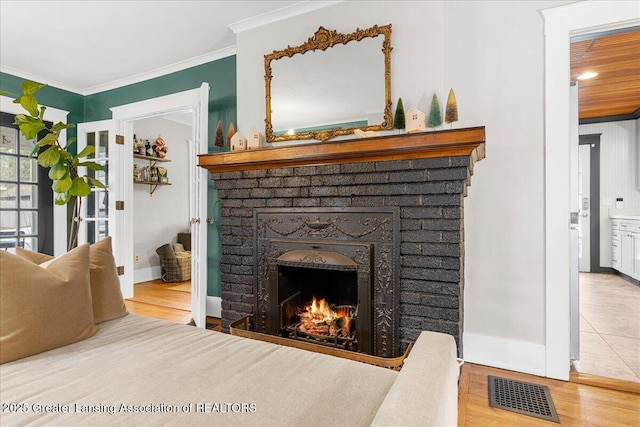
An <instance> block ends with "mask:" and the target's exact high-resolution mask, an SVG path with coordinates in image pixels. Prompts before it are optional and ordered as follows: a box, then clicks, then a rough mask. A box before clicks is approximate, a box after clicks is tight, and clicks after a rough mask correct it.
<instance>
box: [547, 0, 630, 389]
mask: <svg viewBox="0 0 640 427" xmlns="http://www.w3.org/2000/svg"><path fill="white" fill-rule="evenodd" d="M542 14H543V16H544V33H545V45H544V46H545V53H544V56H545V60H544V64H545V65H544V67H545V79H544V87H545V90H544V95H545V111H544V117H545V130H544V133H545V206H544V210H545V216H544V218H545V221H544V222H545V226H544V228H545V241H544V253H545V256H544V262H545V294H546V295H545V320H546V321H545V324H546V327H545V356H546V366H545V375H546V376H547V377H551V378H557V379H562V380H568V379H569V372H570V353H571V351H570V350H571V345H570V335H571V334H570V330H571V321H570V319H571V316H570V312H571V308H570V307H571V298H570V295H571V293H570V283H569V280H568V276H570V272H571V262H572V257H571V233H570V224H571V214H570V211H569V209H568V203H567V200H569V199H570V197H571V192H570V186H571V174H570V163H571V157H570V151H571V148H570V147H571V142H570V140H569V138H567V136H568V135H570V124H569V122H568V120H567V119H568V118H569V117H570V109H571V107H570V106H571V103H570V93H569V90H567V85H568V76H569V75H570V70H569V68H570V38H571V37H572V36H574V35H579V34H586V33H590V32H597V31H604V30H611V29H616V28H628V27H632V26H634V25H638V24H639V23H640V10H638V8H637V5H636V4H634V3H633V2H607V3H601V2H581V3H579V4H569V5H565V6H560V7H555V8H552V9H546V10H543V11H542Z"/></svg>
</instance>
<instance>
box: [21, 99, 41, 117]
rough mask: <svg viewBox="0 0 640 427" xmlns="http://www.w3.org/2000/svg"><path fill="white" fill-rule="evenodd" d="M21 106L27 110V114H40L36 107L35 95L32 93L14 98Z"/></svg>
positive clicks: (36, 115)
mask: <svg viewBox="0 0 640 427" xmlns="http://www.w3.org/2000/svg"><path fill="white" fill-rule="evenodd" d="M16 101H18V103H19V104H20V105H22V108H24V109H25V110H27V111H28V112H29V114H31V116H33V117H38V116H39V115H40V110H39V109H38V100H37V99H36V97H35V96H32V95H22V96H21V97H20V98H18V99H16Z"/></svg>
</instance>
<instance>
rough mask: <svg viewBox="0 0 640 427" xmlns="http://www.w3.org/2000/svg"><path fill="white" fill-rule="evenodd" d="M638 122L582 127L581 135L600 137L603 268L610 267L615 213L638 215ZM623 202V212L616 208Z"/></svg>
mask: <svg viewBox="0 0 640 427" xmlns="http://www.w3.org/2000/svg"><path fill="white" fill-rule="evenodd" d="M637 123H638V120H625V121H619V122H608V123H594V124H588V125H580V127H579V132H580V135H590V134H598V133H599V134H601V136H600V266H601V267H611V221H610V220H609V215H610V214H612V213H614V212H615V213H624V211H629V212H630V213H634V214H635V213H636V212H638V211H639V209H640V192H639V191H638V190H637V188H636V173H637V170H638V165H637V160H638V153H637V150H638V144H637V135H636V126H637ZM618 197H622V198H623V199H624V211H622V212H621V211H617V210H616V209H615V201H616V198H618Z"/></svg>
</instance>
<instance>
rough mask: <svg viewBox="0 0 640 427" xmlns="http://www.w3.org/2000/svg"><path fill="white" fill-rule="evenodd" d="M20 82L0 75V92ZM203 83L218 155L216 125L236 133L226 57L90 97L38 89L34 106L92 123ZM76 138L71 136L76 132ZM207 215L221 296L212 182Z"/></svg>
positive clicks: (210, 258) (231, 69) (216, 291)
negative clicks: (206, 86)
mask: <svg viewBox="0 0 640 427" xmlns="http://www.w3.org/2000/svg"><path fill="white" fill-rule="evenodd" d="M22 80H23V79H22V78H19V77H15V76H11V75H8V74H4V73H0V90H2V91H6V92H10V93H15V94H20V93H22V91H21V90H20V84H21V83H22ZM203 82H207V83H209V87H210V92H209V138H208V141H209V152H216V151H220V148H218V147H216V146H215V145H214V136H215V131H216V126H217V124H218V121H220V122H222V129H223V132H224V136H225V140H226V136H227V135H226V132H227V129H228V128H229V124H230V123H231V122H233V124H234V126H235V127H236V128H237V101H236V57H235V56H230V57H227V58H222V59H219V60H217V61H213V62H209V63H206V64H202V65H198V66H196V67H192V68H189V69H186V70H182V71H178V72H175V73H172V74H168V75H166V76H162V77H157V78H154V79H150V80H146V81H143V82H140V83H135V84H131V85H128V86H123V87H120V88H117V89H112V90H108V91H105V92H100V93H96V94H92V95H87V96H82V95H78V94H75V93H72V92H67V91H63V90H61V89H56V88H53V87H47V88H45V89H42V91H40V92H39V93H38V101H39V102H40V103H41V104H46V105H49V106H51V107H55V108H60V109H62V110H67V111H69V112H70V113H71V114H70V115H69V120H68V122H69V123H80V122H91V121H96V120H106V119H110V118H111V110H110V108H112V107H117V106H120V105H125V104H130V103H133V102H138V101H143V100H146V99H150V98H157V97H159V96H164V95H169V94H173V93H177V92H182V91H185V90H191V89H196V88H199V87H200V85H201V84H202V83H203ZM74 135H75V132H74ZM208 214H209V216H210V217H211V218H213V220H214V222H213V224H208V225H207V226H208V227H209V229H208V233H207V234H208V238H207V247H208V250H207V265H208V266H209V268H208V274H207V277H208V280H207V294H208V295H209V296H218V297H219V296H220V295H221V293H220V268H219V260H220V251H221V241H220V200H219V199H218V194H217V191H216V190H215V188H214V185H213V181H209V184H208Z"/></svg>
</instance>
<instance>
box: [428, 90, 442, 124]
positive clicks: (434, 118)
mask: <svg viewBox="0 0 640 427" xmlns="http://www.w3.org/2000/svg"><path fill="white" fill-rule="evenodd" d="M428 124H429V127H431V128H435V127H436V126H440V125H441V124H442V114H441V113H440V102H439V101H438V96H437V95H436V94H435V93H434V94H433V98H431V111H429V123H428Z"/></svg>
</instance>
